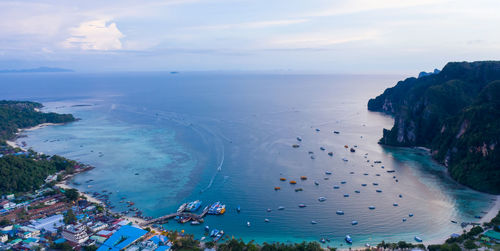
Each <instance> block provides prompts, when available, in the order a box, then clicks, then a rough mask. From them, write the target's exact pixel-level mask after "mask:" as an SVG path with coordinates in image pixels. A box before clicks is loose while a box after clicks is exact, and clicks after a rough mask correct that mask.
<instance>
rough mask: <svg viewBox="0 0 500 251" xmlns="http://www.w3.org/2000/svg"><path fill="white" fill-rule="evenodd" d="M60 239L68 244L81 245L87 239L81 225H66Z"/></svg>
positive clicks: (83, 227)
mask: <svg viewBox="0 0 500 251" xmlns="http://www.w3.org/2000/svg"><path fill="white" fill-rule="evenodd" d="M62 237H63V238H64V239H66V240H68V241H69V242H72V243H75V244H82V243H84V242H85V241H87V240H88V239H89V236H88V234H87V232H86V231H85V226H83V225H80V224H78V225H67V226H66V227H64V229H63V232H62Z"/></svg>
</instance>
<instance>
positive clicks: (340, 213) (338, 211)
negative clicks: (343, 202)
mask: <svg viewBox="0 0 500 251" xmlns="http://www.w3.org/2000/svg"><path fill="white" fill-rule="evenodd" d="M336 213H337V214H338V215H344V211H342V210H337V212H336Z"/></svg>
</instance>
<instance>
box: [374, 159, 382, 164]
mask: <svg viewBox="0 0 500 251" xmlns="http://www.w3.org/2000/svg"><path fill="white" fill-rule="evenodd" d="M373 163H375V164H380V163H382V161H380V160H375V161H374V162H373Z"/></svg>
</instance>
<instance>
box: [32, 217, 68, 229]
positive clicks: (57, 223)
mask: <svg viewBox="0 0 500 251" xmlns="http://www.w3.org/2000/svg"><path fill="white" fill-rule="evenodd" d="M63 225H64V217H63V215H62V214H56V215H53V216H50V217H47V218H43V219H39V220H36V221H31V225H30V227H32V228H35V229H38V230H45V231H47V232H51V233H55V232H57V229H58V228H59V227H61V226H63Z"/></svg>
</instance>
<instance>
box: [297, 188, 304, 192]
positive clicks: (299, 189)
mask: <svg viewBox="0 0 500 251" xmlns="http://www.w3.org/2000/svg"><path fill="white" fill-rule="evenodd" d="M303 190H304V189H302V188H295V192H301V191H303Z"/></svg>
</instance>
